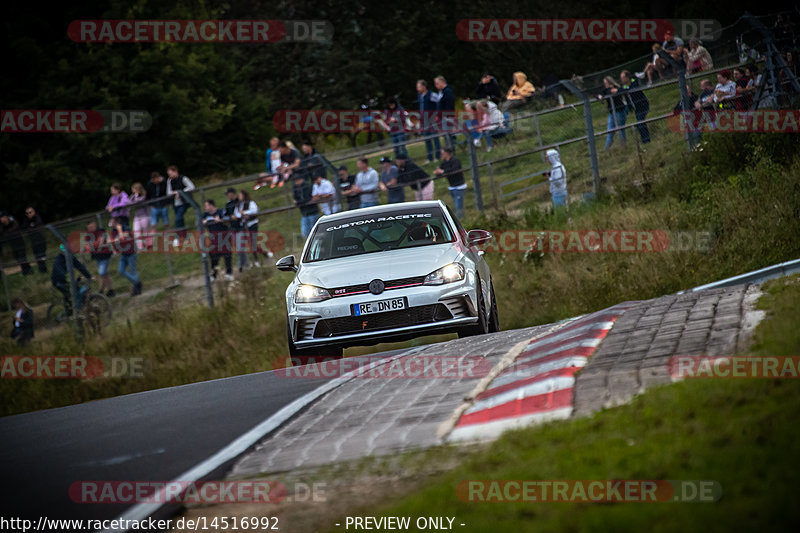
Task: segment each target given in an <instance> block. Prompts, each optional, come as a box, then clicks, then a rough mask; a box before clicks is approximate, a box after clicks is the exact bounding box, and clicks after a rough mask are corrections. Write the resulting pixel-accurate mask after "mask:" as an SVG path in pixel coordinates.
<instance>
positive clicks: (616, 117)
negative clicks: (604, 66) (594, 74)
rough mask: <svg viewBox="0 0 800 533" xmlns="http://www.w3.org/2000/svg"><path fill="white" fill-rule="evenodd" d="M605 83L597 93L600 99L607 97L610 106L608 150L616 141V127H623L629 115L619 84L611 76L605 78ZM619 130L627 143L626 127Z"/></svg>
mask: <svg viewBox="0 0 800 533" xmlns="http://www.w3.org/2000/svg"><path fill="white" fill-rule="evenodd" d="M603 85H604V86H605V87H604V88H603V90H602V92H601V93H600V94H598V95H597V99H598V100H602V99H604V98H605V100H606V105H607V106H608V121H607V123H606V131H608V134H607V135H606V150H608V149H609V148H611V144H612V143H613V142H614V133H615V131H613V130H615V129H616V128H622V126H624V125H625V120H626V118H627V115H628V110H627V107H626V105H625V99H624V97H623V95H622V93H621V92H620V87H619V84H618V83H617V82H616V81H614V78H612V77H611V76H606V77H605V78H603ZM617 131H619V136H620V138H621V139H622V144H623V145H624V144H625V128H622V129H620V130H617Z"/></svg>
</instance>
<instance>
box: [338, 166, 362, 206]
mask: <svg viewBox="0 0 800 533" xmlns="http://www.w3.org/2000/svg"><path fill="white" fill-rule="evenodd" d="M336 174H338V176H339V190H340V191H342V196H346V197H347V209H348V210H350V211H352V210H353V209H358V208H360V207H361V196H360V195H359V194H358V193H356V192H355V191H354V190H353V185H354V184H355V182H356V177H355V176H354V175H352V174H348V173H347V167H346V166H345V165H341V166H340V167H339V168H338V169H337V170H336Z"/></svg>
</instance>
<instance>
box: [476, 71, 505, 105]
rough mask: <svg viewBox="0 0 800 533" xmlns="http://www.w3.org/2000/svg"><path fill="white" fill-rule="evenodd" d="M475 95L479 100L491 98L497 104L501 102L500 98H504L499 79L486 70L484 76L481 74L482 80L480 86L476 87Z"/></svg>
mask: <svg viewBox="0 0 800 533" xmlns="http://www.w3.org/2000/svg"><path fill="white" fill-rule="evenodd" d="M475 95H476V96H477V97H478V99H479V100H482V99H484V98H485V99H488V100H491V101H492V102H494V103H495V104H499V103H500V100H502V98H503V93H502V91H501V90H500V84H499V83H497V80H496V79H495V78H494V76H492V75H491V74H489V73H488V72H484V73H483V76H481V81H480V83H478V88H477V89H475Z"/></svg>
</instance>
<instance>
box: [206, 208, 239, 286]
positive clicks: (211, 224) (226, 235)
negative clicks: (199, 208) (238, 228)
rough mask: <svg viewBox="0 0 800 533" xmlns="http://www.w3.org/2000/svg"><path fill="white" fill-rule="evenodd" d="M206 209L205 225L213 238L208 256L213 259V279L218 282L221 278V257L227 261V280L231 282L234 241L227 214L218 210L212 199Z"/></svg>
mask: <svg viewBox="0 0 800 533" xmlns="http://www.w3.org/2000/svg"><path fill="white" fill-rule="evenodd" d="M204 208H205V212H204V213H203V225H204V226H205V227H206V230H207V231H208V232H209V234H210V236H211V246H210V248H211V251H210V253H209V254H208V255H209V257H210V258H211V270H212V273H211V279H212V280H216V279H217V277H218V276H219V272H218V269H217V266H218V265H219V258H220V257H221V258H222V259H223V260H224V261H225V279H226V280H228V281H231V280H232V279H233V260H232V250H233V245H232V242H233V239H232V235H231V233H230V231H229V229H228V225H227V224H226V223H225V212H224V211H223V210H222V209H217V204H216V203H214V200H213V199H212V198H207V199H206V201H205V205H204Z"/></svg>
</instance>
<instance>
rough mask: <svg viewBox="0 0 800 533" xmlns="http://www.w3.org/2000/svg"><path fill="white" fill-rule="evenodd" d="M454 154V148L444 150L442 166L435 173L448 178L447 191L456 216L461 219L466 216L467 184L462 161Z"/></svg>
mask: <svg viewBox="0 0 800 533" xmlns="http://www.w3.org/2000/svg"><path fill="white" fill-rule="evenodd" d="M453 154H454V152H453V149H452V148H445V149H444V150H442V164H441V165H439V168H437V169H436V170H434V171H433V173H434V174H436V175H437V176H445V177H447V182H448V187H447V189H448V190H449V191H450V197H451V198H452V199H453V207H455V211H456V216H458V217H460V216H462V215H463V214H464V191H466V190H467V182H466V181H465V180H464V172H462V170H461V161H459V160H458V158H457V157H456V156H455V155H453ZM431 185H433V183H431Z"/></svg>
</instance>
